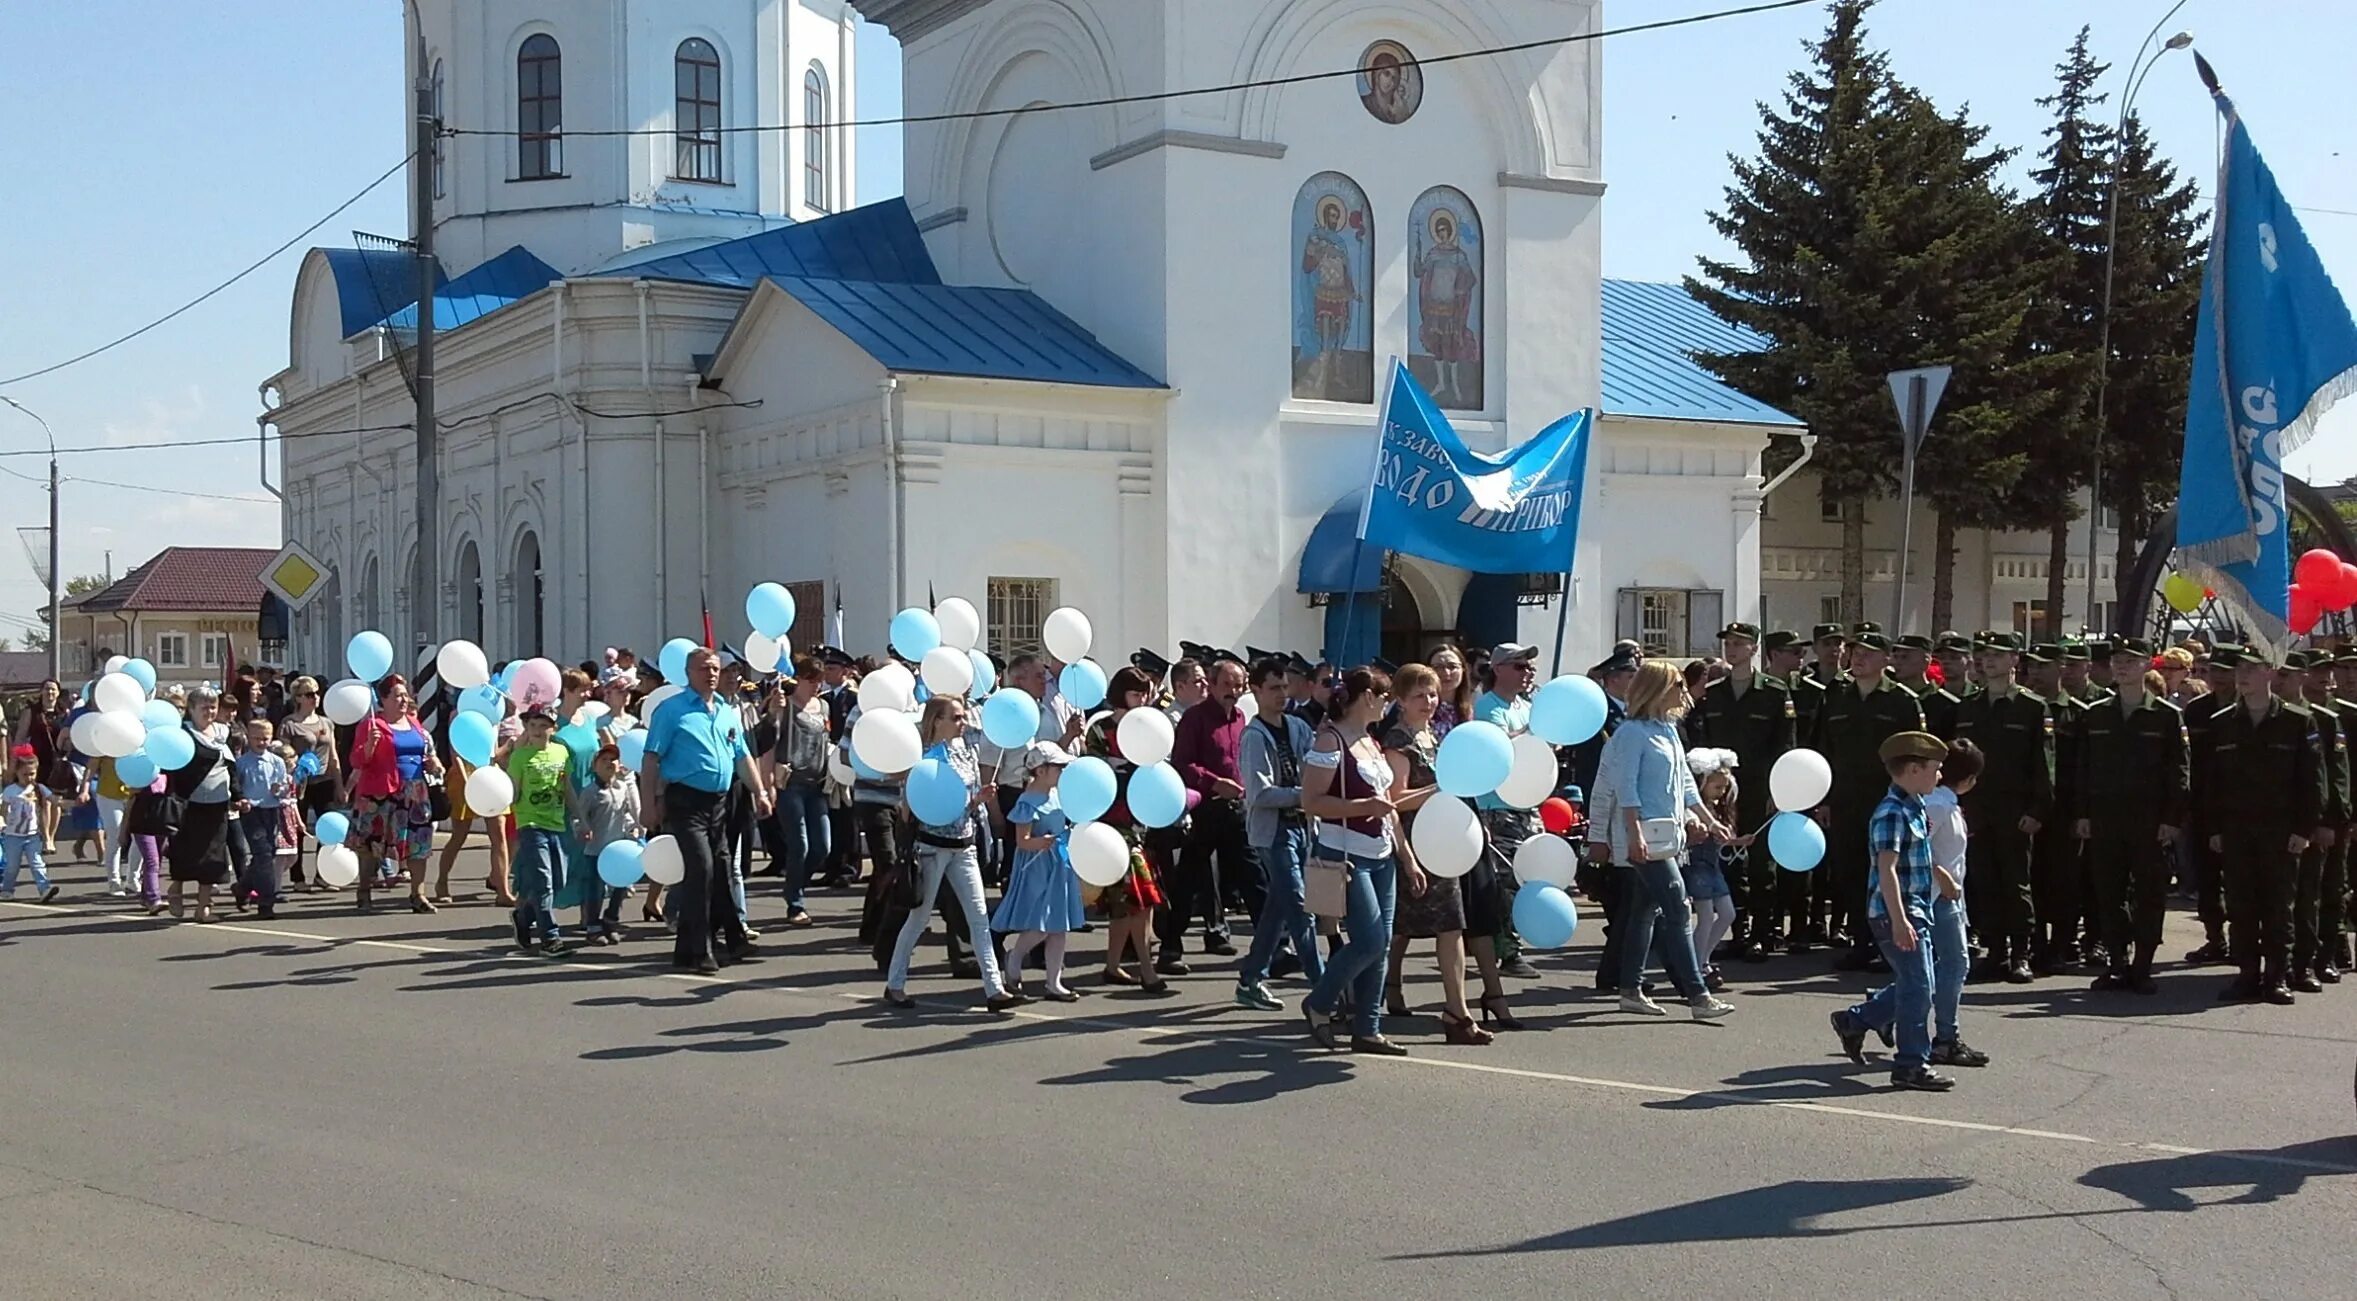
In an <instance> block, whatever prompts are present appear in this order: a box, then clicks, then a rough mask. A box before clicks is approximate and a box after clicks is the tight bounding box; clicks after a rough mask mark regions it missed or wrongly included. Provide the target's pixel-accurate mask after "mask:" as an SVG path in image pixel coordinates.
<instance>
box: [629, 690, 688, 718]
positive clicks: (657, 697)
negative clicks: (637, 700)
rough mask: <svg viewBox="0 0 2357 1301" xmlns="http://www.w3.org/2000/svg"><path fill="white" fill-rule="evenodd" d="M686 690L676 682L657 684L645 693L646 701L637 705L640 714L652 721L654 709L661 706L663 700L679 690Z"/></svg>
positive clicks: (674, 694) (676, 693)
mask: <svg viewBox="0 0 2357 1301" xmlns="http://www.w3.org/2000/svg"><path fill="white" fill-rule="evenodd" d="M686 690H687V688H686V687H683V686H681V685H679V684H678V683H676V682H666V683H664V684H663V685H662V686H659V687H657V688H655V689H654V690H652V691H650V692H648V693H647V698H646V703H645V704H643V705H641V706H640V707H639V713H640V715H641V716H642V717H644V718H645V719H647V721H649V722H653V721H654V717H655V710H657V709H658V708H661V707H662V704H663V702H664V701H666V700H669V699H671V698H672V697H673V696H676V695H679V694H680V693H681V692H684V691H686Z"/></svg>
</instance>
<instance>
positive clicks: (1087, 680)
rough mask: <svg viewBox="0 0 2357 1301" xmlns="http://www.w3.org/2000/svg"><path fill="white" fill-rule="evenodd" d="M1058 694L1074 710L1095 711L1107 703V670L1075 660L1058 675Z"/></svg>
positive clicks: (1090, 662)
mask: <svg viewBox="0 0 2357 1301" xmlns="http://www.w3.org/2000/svg"><path fill="white" fill-rule="evenodd" d="M1056 694H1058V695H1060V696H1062V697H1064V700H1065V702H1066V703H1067V704H1069V705H1071V706H1072V707H1073V708H1074V709H1095V708H1096V707H1097V706H1099V705H1101V704H1104V703H1105V670H1103V669H1101V668H1098V667H1097V666H1096V664H1095V662H1093V661H1090V660H1074V661H1073V662H1072V663H1070V664H1067V665H1065V666H1064V671H1063V672H1062V673H1059V674H1057V675H1056ZM1074 821H1086V819H1079V818H1076V819H1074Z"/></svg>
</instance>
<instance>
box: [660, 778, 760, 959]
mask: <svg viewBox="0 0 2357 1301" xmlns="http://www.w3.org/2000/svg"><path fill="white" fill-rule="evenodd" d="M728 810H729V797H728V792H726V791H700V790H696V789H694V788H693V787H689V786H667V787H665V788H664V790H663V830H664V831H666V832H668V833H669V834H670V835H672V836H673V837H674V838H676V839H677V840H678V841H679V857H680V859H681V861H682V862H683V863H684V864H685V870H684V872H683V873H682V875H681V876H680V880H679V884H678V885H675V886H673V887H671V899H672V903H673V906H674V907H675V908H676V909H677V912H678V917H679V936H678V939H677V940H676V941H675V942H674V943H673V945H672V948H671V961H672V962H673V963H675V964H680V965H691V964H694V963H697V962H701V961H703V960H704V959H706V958H709V957H712V956H713V945H714V943H715V942H716V941H717V942H718V943H720V944H723V945H727V944H733V943H736V942H738V941H741V940H742V939H744V936H745V919H744V918H742V917H739V916H738V915H737V900H736V896H735V895H734V894H733V893H731V892H730V890H729V888H728V867H727V863H728V859H727V857H726V855H727V853H728Z"/></svg>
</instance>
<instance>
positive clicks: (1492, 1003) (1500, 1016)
mask: <svg viewBox="0 0 2357 1301" xmlns="http://www.w3.org/2000/svg"><path fill="white" fill-rule="evenodd" d="M1474 1006H1476V1007H1478V1008H1480V1009H1481V1023H1482V1024H1483V1025H1494V1026H1496V1027H1497V1028H1499V1029H1500V1030H1527V1029H1529V1028H1530V1027H1528V1026H1525V1025H1524V1024H1522V1022H1520V1021H1517V1020H1515V1019H1514V1013H1512V1012H1511V1011H1508V1010H1507V1008H1506V996H1505V995H1504V994H1484V995H1482V996H1481V1001H1480V1002H1479V1003H1476V1004H1475V1005H1474Z"/></svg>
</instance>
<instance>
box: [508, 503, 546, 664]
mask: <svg viewBox="0 0 2357 1301" xmlns="http://www.w3.org/2000/svg"><path fill="white" fill-rule="evenodd" d="M510 572H511V573H512V574H513V575H514V590H515V602H516V654H518V655H521V656H526V657H530V656H536V655H540V654H543V653H544V650H543V647H542V644H541V643H542V640H543V636H544V632H545V624H544V622H543V620H544V619H545V617H546V615H547V610H548V589H547V587H546V586H545V585H544V583H543V576H542V574H541V572H540V535H539V534H537V533H535V532H533V531H532V530H530V529H525V530H524V532H523V535H522V536H521V537H518V538H517V539H516V563H515V568H514V569H513V570H511V571H510Z"/></svg>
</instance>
